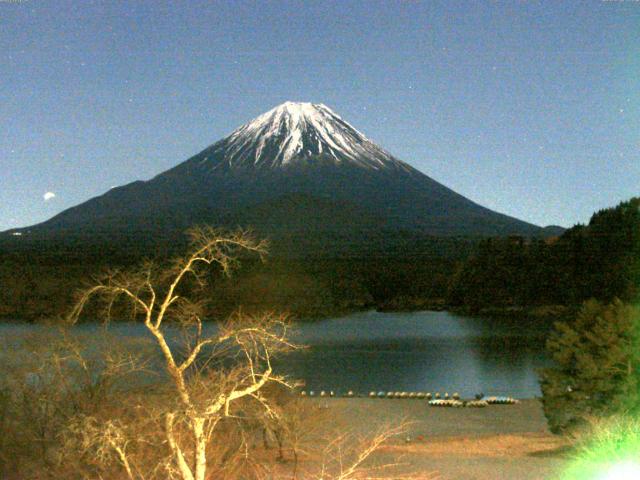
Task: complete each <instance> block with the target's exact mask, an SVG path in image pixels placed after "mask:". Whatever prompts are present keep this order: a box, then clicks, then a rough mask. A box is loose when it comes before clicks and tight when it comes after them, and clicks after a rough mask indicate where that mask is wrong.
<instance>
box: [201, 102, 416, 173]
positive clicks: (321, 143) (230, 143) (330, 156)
mask: <svg viewBox="0 0 640 480" xmlns="http://www.w3.org/2000/svg"><path fill="white" fill-rule="evenodd" d="M211 154H212V155H210V156H207V157H206V158H204V159H202V162H203V163H207V162H208V163H211V168H212V169H217V168H220V167H222V166H228V167H231V168H242V169H244V168H247V167H253V168H255V167H257V168H265V167H266V168H278V167H287V166H289V165H292V164H295V163H296V162H298V161H304V162H309V161H313V160H314V159H316V160H318V161H325V162H326V161H327V160H328V161H332V162H333V163H336V164H341V163H343V162H347V163H349V164H354V165H358V166H360V167H363V168H368V169H374V170H378V169H381V168H385V167H390V166H395V167H403V166H405V165H406V164H404V163H403V162H400V161H398V160H396V159H395V158H393V157H392V156H391V155H390V154H389V153H387V152H386V151H385V150H383V149H382V148H380V147H378V146H377V145H376V144H374V143H373V142H371V141H370V140H369V139H367V137H365V136H364V134H362V133H361V132H359V131H358V130H356V129H355V128H354V127H352V126H351V125H350V124H349V123H347V122H346V121H344V120H343V119H342V118H340V116H338V115H337V114H336V113H335V112H334V111H333V110H331V109H330V108H329V107H327V106H326V105H324V104H322V103H304V102H285V103H283V104H281V105H278V106H277V107H275V108H273V109H271V110H269V111H268V112H266V113H263V114H262V115H260V116H258V117H256V118H254V119H253V120H251V121H250V122H248V123H245V124H244V125H242V126H241V127H239V128H238V129H236V130H235V131H234V132H232V133H231V135H229V136H228V137H226V138H225V139H223V140H221V141H219V142H218V143H216V144H215V145H213V146H212V147H211ZM212 158H216V159H220V158H223V159H224V160H223V161H222V162H220V161H212V160H211V159H212Z"/></svg>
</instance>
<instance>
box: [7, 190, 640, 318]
mask: <svg viewBox="0 0 640 480" xmlns="http://www.w3.org/2000/svg"><path fill="white" fill-rule="evenodd" d="M639 205H640V199H638V198H634V199H632V200H630V201H627V202H624V203H621V204H620V205H618V206H616V207H615V208H609V209H605V210H601V211H599V212H597V213H595V214H594V215H593V217H592V218H591V221H590V222H589V224H588V225H577V226H575V227H573V228H571V229H569V230H567V231H566V232H565V233H564V234H562V235H561V236H560V237H556V238H550V239H524V238H521V237H508V238H494V239H484V240H478V239H475V240H474V239H471V238H450V237H444V238H443V237H428V236H419V235H416V234H410V233H402V232H400V233H399V232H385V231H378V232H377V233H376V235H375V236H369V237H367V238H364V237H362V238H355V237H353V236H351V237H349V238H341V237H340V234H338V233H333V234H324V235H319V234H317V233H313V232H297V233H295V232H289V233H288V234H285V235H281V236H279V237H274V238H272V239H271V245H270V248H269V250H270V255H269V256H268V257H267V258H266V261H265V262H264V263H263V262H261V261H259V260H257V259H255V258H246V259H243V260H242V262H241V265H240V267H239V269H238V270H237V271H236V272H235V274H234V275H233V277H232V278H223V277H222V278H221V277H219V276H215V278H214V279H212V282H211V286H210V287H209V288H211V291H210V292H209V298H210V299H211V305H210V306H211V312H212V314H211V315H212V317H219V316H224V315H226V314H228V313H229V312H230V311H231V310H232V309H234V308H235V307H236V306H237V305H243V308H246V309H250V310H256V311H257V310H267V309H273V310H279V311H288V312H290V313H292V314H293V315H294V316H296V317H298V318H315V317H322V316H328V315H335V314H340V313H346V312H350V311H355V310H359V309H368V308H377V309H382V310H412V309H434V308H451V307H453V308H457V309H465V310H468V311H471V312H481V313H482V312H486V313H489V312H491V311H492V310H493V311H494V312H499V311H501V309H502V310H503V311H513V309H521V308H525V309H526V308H527V307H538V306H547V305H564V306H570V307H574V306H578V305H580V304H581V303H582V302H583V301H584V300H587V299H590V298H596V299H599V300H601V301H603V302H610V301H611V300H612V299H614V298H620V299H622V300H623V301H630V300H632V299H634V298H636V296H637V294H638V288H639V285H640V211H639ZM149 238H152V237H151V236H147V237H138V238H126V237H122V238H121V239H120V240H119V241H118V242H114V241H94V242H93V243H91V242H87V241H86V239H83V238H73V237H66V238H64V240H63V241H62V240H60V239H58V240H57V241H56V240H55V239H54V240H52V239H51V238H50V237H48V238H45V237H43V238H42V239H38V238H31V239H25V238H20V239H11V241H9V242H7V241H5V242H4V243H3V244H0V317H1V318H6V319H20V320H37V319H43V318H51V317H56V316H59V315H61V314H64V313H65V312H66V311H68V309H69V308H70V306H71V305H72V302H73V298H74V297H73V294H74V292H75V291H76V290H77V289H78V288H79V287H82V286H83V284H85V282H87V281H89V280H91V278H92V277H95V276H96V275H99V274H100V273H101V272H104V271H106V270H108V269H118V268H128V267H131V266H133V265H136V264H138V263H140V262H141V261H143V260H145V259H151V260H154V261H155V262H157V263H163V262H166V261H167V259H169V258H171V257H175V256H176V255H179V254H181V253H182V252H183V251H184V249H185V248H186V245H187V238H186V237H185V236H184V235H183V234H180V235H175V236H173V237H172V238H168V239H165V241H159V240H158V238H153V242H151V241H150V240H149ZM160 240H162V239H160Z"/></svg>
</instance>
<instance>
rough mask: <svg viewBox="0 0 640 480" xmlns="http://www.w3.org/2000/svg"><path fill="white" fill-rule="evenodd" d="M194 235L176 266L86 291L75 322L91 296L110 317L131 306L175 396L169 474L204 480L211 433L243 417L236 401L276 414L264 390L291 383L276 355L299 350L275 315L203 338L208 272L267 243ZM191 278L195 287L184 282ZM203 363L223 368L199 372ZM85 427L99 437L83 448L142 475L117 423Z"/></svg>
mask: <svg viewBox="0 0 640 480" xmlns="http://www.w3.org/2000/svg"><path fill="white" fill-rule="evenodd" d="M191 237H192V250H191V253H190V254H189V255H187V256H186V257H185V258H180V259H178V260H177V261H176V262H175V263H174V265H173V266H171V267H169V268H167V269H161V268H157V267H156V266H154V265H152V264H147V265H145V266H143V267H142V268H140V269H138V270H135V271H130V272H115V273H112V274H110V275H108V276H106V277H105V278H103V279H101V280H100V281H98V282H97V284H96V285H94V286H92V287H90V288H88V289H86V290H85V291H83V292H82V294H81V295H80V297H79V299H78V302H77V304H76V306H75V308H74V309H73V312H72V313H71V320H72V321H73V322H75V321H77V319H78V317H79V316H80V314H81V312H82V311H83V309H84V308H85V305H86V304H87V302H88V301H89V300H90V299H91V298H93V297H100V298H102V299H103V300H106V306H107V309H106V318H107V319H108V318H109V317H110V315H111V311H112V308H113V306H114V305H116V304H117V302H119V301H120V300H121V299H124V300H126V301H127V302H128V303H129V305H130V306H131V307H133V308H132V309H131V313H132V315H133V317H134V318H136V319H138V318H141V319H142V321H143V323H144V326H145V327H146V329H147V331H148V332H149V334H150V335H151V336H152V338H153V339H154V341H155V343H156V345H157V346H158V347H159V350H160V352H161V354H162V358H163V366H164V369H165V370H166V372H167V373H168V376H169V378H170V380H171V382H170V383H171V385H172V388H173V390H174V391H175V394H176V398H177V401H176V402H175V404H173V403H169V404H167V405H164V406H163V411H162V412H160V413H161V416H162V417H163V423H164V435H165V440H166V445H167V447H168V450H169V452H168V457H167V458H168V460H167V462H166V465H165V468H166V471H167V472H168V474H169V476H170V477H177V478H180V479H182V480H204V479H205V478H206V476H207V469H208V466H209V465H208V462H207V451H208V450H207V449H208V448H211V439H212V434H213V432H214V431H215V430H216V427H218V426H219V424H220V422H221V420H222V419H224V418H227V417H230V416H233V415H235V414H236V413H237V412H234V406H235V405H236V404H237V403H240V401H241V400H251V401H253V402H254V403H256V404H257V405H258V406H259V407H260V408H261V409H262V410H264V411H265V412H266V413H267V415H272V416H275V415H277V412H276V409H274V408H272V405H271V403H270V399H269V398H267V397H266V396H264V395H263V394H262V391H263V388H264V387H265V386H266V385H268V384H270V383H273V382H276V383H281V384H284V385H288V384H287V383H286V382H285V380H284V379H283V378H282V377H279V376H277V375H275V374H274V372H273V369H272V365H271V359H272V356H273V355H274V354H275V353H276V352H279V351H282V350H284V349H288V348H292V347H293V346H292V345H291V344H290V343H289V342H288V341H287V322H286V317H284V316H279V315H273V314H265V315H259V316H245V315H242V314H236V315H234V316H232V318H231V319H230V320H229V321H228V322H227V323H226V324H224V325H222V326H220V327H219V328H217V329H216V330H215V332H214V333H213V334H211V335H205V334H204V332H203V325H202V323H203V321H202V319H203V308H204V302H203V301H202V299H200V300H192V299H190V297H194V292H197V291H198V288H199V287H202V286H203V285H204V283H205V281H206V276H207V271H208V270H210V267H212V266H216V265H217V266H218V267H219V268H220V269H221V271H222V272H223V273H226V274H228V273H229V272H230V271H231V269H232V268H233V266H234V264H235V263H236V261H237V257H238V255H239V254H240V252H242V251H249V252H255V253H257V254H260V255H262V254H264V253H265V251H266V245H265V243H264V242H256V241H255V240H253V239H252V238H251V237H250V236H249V235H248V234H246V233H244V232H241V233H238V234H234V235H224V234H221V233H220V232H218V231H216V230H214V229H211V228H199V229H195V230H193V231H192V232H191ZM188 279H189V280H195V282H193V284H192V285H186V283H187V281H188ZM200 291H202V290H200ZM195 296H196V297H197V295H195ZM176 326H177V327H178V329H179V331H180V333H181V335H182V337H183V338H184V339H185V342H184V345H183V346H182V350H180V347H178V346H176V345H175V342H174V339H172V337H171V327H176ZM168 327H169V328H168ZM203 359H206V363H207V364H208V365H217V367H218V368H213V367H210V368H201V367H202V366H203V362H204V360H203ZM225 362H226V363H225ZM85 423H86V424H87V425H89V426H91V428H90V429H85V431H87V432H94V433H93V434H92V435H90V438H89V439H88V440H87V441H86V442H85V443H86V444H90V445H93V446H94V447H95V451H96V452H98V453H100V452H102V453H101V454H102V455H103V456H104V452H105V451H107V450H109V449H111V450H112V451H113V455H114V456H115V458H116V459H117V460H118V462H119V463H120V464H121V465H122V467H123V470H124V471H125V472H126V475H127V476H128V477H129V478H131V479H133V478H136V476H135V474H134V472H135V468H134V466H133V465H132V464H131V462H130V460H129V458H128V457H127V450H126V448H125V446H126V445H127V444H128V441H129V440H128V439H127V438H126V435H125V431H124V429H123V428H120V427H117V425H116V424H115V423H108V424H106V425H103V426H102V427H103V428H102V427H101V426H99V425H98V426H97V425H95V424H94V423H92V422H91V421H88V422H85Z"/></svg>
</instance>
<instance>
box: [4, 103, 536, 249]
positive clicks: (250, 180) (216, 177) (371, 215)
mask: <svg viewBox="0 0 640 480" xmlns="http://www.w3.org/2000/svg"><path fill="white" fill-rule="evenodd" d="M197 223H210V224H213V225H221V226H226V227H235V226H238V225H239V226H243V227H251V228H253V229H255V230H257V231H258V232H259V233H261V234H266V235H270V236H299V237H309V236H313V235H320V234H322V235H326V234H329V235H333V234H336V233H339V234H340V235H347V236H350V237H351V238H355V237H357V238H364V237H367V236H368V235H374V236H375V235H379V232H381V231H396V232H414V233H419V234H424V235H433V236H497V235H511V234H516V235H524V236H544V235H545V229H543V228H541V227H538V226H536V225H532V224H530V223H527V222H524V221H521V220H518V219H516V218H513V217H509V216H507V215H503V214H501V213H497V212H494V211H492V210H489V209H487V208H485V207H482V206H481V205H478V204H476V203H474V202H472V201H471V200H469V199H467V198H465V197H463V196H462V195H460V194H458V193H456V192H454V191H453V190H451V189H449V188H447V187H445V186H444V185H442V184H440V183H438V182H437V181H435V180H433V179H432V178H430V177H428V176H427V175H425V174H423V173H421V172H420V171H418V170H416V169H415V168H413V167H411V166H410V165H408V164H407V163H405V162H402V161H401V160H398V159H397V158H395V157H394V156H393V155H391V154H390V153H389V152H387V151H386V150H384V149H383V148H381V147H379V146H378V145H376V144H375V143H373V142H372V141H370V140H369V139H368V138H367V137H365V135H363V134H362V133H360V132H359V131H358V130H356V129H355V128H354V127H352V126H351V125H350V124H349V123H347V122H346V121H345V120H343V119H342V118H340V117H339V116H338V115H337V114H336V113H334V112H333V111H332V110H331V109H330V108H328V107H327V106H325V105H323V104H312V103H293V102H286V103H283V104H282V105H279V106H277V107H275V108H274V109H272V110H269V111H268V112H266V113H264V114H262V115H260V116H258V117H257V118H255V119H254V120H251V121H250V122H248V123H246V124H244V125H242V126H241V127H239V128H238V129H236V130H235V131H234V132H232V133H231V134H230V135H229V136H228V137H226V138H223V139H222V140H219V141H218V142H216V143H214V144H213V145H211V146H210V147H208V148H206V149H205V150H203V151H202V152H200V153H198V154H197V155H195V156H193V157H191V158H189V159H188V160H186V161H184V162H182V163H180V164H178V165H177V166H175V167H174V168H172V169H170V170H167V171H165V172H163V173H161V174H159V175H157V176H156V177H154V178H152V179H151V180H148V181H136V182H133V183H130V184H128V185H125V186H122V187H117V188H113V189H111V190H109V191H108V192H107V193H105V194H104V195H101V196H99V197H95V198H92V199H90V200H88V201H86V202H84V203H82V204H80V205H77V206H75V207H72V208H70V209H68V210H66V211H63V212H62V213H60V214H58V215H56V216H55V217H53V218H51V219H49V220H47V221H45V222H43V223H41V224H38V225H35V226H32V227H28V228H24V229H20V230H12V231H10V232H6V233H16V232H20V233H23V234H24V235H23V236H28V235H37V234H60V235H81V236H83V237H86V236H88V237H91V236H92V235H95V236H98V237H105V236H106V237H107V238H114V237H118V236H120V237H122V236H129V237H131V236H132V235H135V236H146V237H147V238H153V236H156V235H158V234H159V233H161V234H162V235H165V236H166V235H169V236H170V235H174V234H178V233H181V232H183V231H184V230H185V229H186V228H188V227H189V226H191V225H193V224H197Z"/></svg>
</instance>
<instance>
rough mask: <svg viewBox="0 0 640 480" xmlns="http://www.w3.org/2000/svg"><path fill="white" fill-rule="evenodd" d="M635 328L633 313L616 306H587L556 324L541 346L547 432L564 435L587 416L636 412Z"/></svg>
mask: <svg viewBox="0 0 640 480" xmlns="http://www.w3.org/2000/svg"><path fill="white" fill-rule="evenodd" d="M639 322H640V315H639V312H638V310H637V309H635V308H632V307H630V306H628V305H625V304H623V303H622V302H621V301H620V300H615V301H614V302H613V303H611V304H609V305H605V304H602V303H600V302H598V301H596V300H590V301H588V302H585V304H584V305H583V306H582V308H581V310H580V312H579V313H578V315H577V317H576V318H575V320H574V321H573V322H570V323H567V322H557V323H556V330H555V332H554V333H552V335H551V336H550V338H549V339H548V341H547V349H548V350H549V352H550V353H551V355H552V358H553V360H554V362H555V366H554V367H553V368H548V369H545V370H544V371H543V374H542V380H541V387H542V394H543V398H542V401H543V406H544V412H545V415H546V416H547V419H548V421H549V426H550V428H551V430H552V431H554V432H563V431H565V432H566V431H570V430H572V429H573V428H575V427H576V426H579V425H580V424H581V423H582V422H583V421H584V419H585V418H587V417H590V416H609V415H611V414H614V413H620V412H624V413H626V412H632V411H635V410H637V409H638V407H639V406H640V405H639V401H640V396H639V392H638V388H639V386H640V362H639V360H640V352H639V348H640V342H639V337H638V328H639V326H638V324H639Z"/></svg>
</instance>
